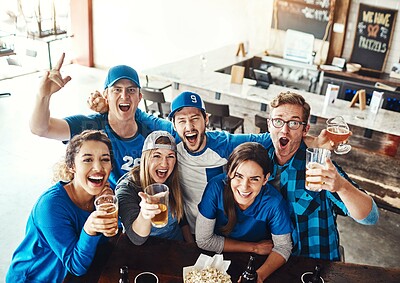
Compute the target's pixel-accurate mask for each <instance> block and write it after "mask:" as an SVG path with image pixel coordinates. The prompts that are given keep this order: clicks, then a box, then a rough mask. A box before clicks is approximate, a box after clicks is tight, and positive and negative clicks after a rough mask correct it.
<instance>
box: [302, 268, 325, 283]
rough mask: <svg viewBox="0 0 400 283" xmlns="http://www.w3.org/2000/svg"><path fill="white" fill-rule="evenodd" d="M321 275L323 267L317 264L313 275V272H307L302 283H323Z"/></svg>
mask: <svg viewBox="0 0 400 283" xmlns="http://www.w3.org/2000/svg"><path fill="white" fill-rule="evenodd" d="M320 274H321V266H320V265H318V264H317V265H316V266H315V268H314V271H313V273H312V274H311V272H306V273H305V274H303V278H302V282H304V283H322V280H321V277H320Z"/></svg>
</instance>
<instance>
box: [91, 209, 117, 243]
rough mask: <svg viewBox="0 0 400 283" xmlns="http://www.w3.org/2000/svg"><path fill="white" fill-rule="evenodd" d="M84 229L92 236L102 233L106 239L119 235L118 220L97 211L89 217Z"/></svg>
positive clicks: (104, 212)
mask: <svg viewBox="0 0 400 283" xmlns="http://www.w3.org/2000/svg"><path fill="white" fill-rule="evenodd" d="M83 229H84V230H85V232H86V233H87V234H88V235H91V236H94V235H96V234H97V233H102V234H104V236H106V237H112V236H115V235H116V234H117V233H118V220H117V219H116V218H115V217H108V216H107V212H106V211H101V210H95V211H93V212H92V213H91V214H90V215H89V217H88V219H87V220H86V222H85V225H84V226H83Z"/></svg>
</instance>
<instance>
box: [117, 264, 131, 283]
mask: <svg viewBox="0 0 400 283" xmlns="http://www.w3.org/2000/svg"><path fill="white" fill-rule="evenodd" d="M118 282H119V283H129V273H128V267H127V266H126V265H124V266H122V267H121V268H120V269H119V281H118Z"/></svg>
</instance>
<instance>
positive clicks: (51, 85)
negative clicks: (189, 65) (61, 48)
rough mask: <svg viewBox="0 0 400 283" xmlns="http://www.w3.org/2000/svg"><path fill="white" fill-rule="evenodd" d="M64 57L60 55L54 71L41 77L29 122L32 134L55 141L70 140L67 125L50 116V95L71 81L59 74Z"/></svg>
mask: <svg viewBox="0 0 400 283" xmlns="http://www.w3.org/2000/svg"><path fill="white" fill-rule="evenodd" d="M64 57H65V53H63V54H62V56H61V58H60V59H59V60H58V62H57V64H56V66H55V67H54V69H53V70H50V71H47V72H46V73H45V74H44V75H43V78H42V80H41V81H40V86H39V92H38V94H37V96H36V101H35V105H34V107H33V112H32V115H31V119H30V122H29V126H30V129H31V132H32V133H33V134H35V135H38V136H41V137H46V138H51V139H57V140H68V139H69V138H70V129H69V125H68V123H67V122H66V121H65V120H63V119H57V118H52V117H51V116H50V98H51V95H52V94H53V93H55V92H57V91H59V90H60V89H61V88H62V87H64V86H65V85H66V84H67V83H68V82H69V81H70V80H71V77H70V76H66V77H65V78H63V77H62V76H61V73H60V69H61V67H62V64H63V62H64Z"/></svg>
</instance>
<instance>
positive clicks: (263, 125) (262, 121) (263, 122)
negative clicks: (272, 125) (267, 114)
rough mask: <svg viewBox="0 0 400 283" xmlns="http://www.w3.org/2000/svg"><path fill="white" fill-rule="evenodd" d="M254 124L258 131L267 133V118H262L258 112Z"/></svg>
mask: <svg viewBox="0 0 400 283" xmlns="http://www.w3.org/2000/svg"><path fill="white" fill-rule="evenodd" d="M254 118H255V123H254V124H255V125H256V127H258V128H260V133H268V132H269V130H268V121H267V118H264V117H262V116H260V115H258V114H256V115H255V117H254Z"/></svg>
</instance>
